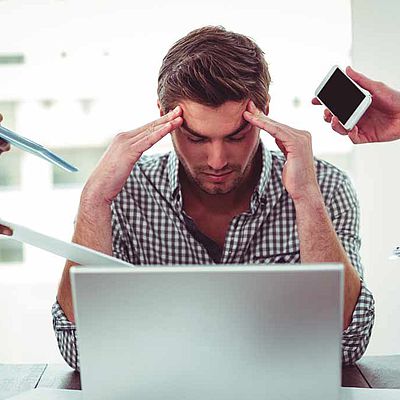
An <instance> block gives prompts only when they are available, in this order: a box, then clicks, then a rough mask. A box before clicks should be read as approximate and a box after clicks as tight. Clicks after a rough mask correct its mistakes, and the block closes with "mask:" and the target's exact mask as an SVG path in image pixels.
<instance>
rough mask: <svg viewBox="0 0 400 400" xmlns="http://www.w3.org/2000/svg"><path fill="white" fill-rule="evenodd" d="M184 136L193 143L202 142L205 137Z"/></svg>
mask: <svg viewBox="0 0 400 400" xmlns="http://www.w3.org/2000/svg"><path fill="white" fill-rule="evenodd" d="M186 137H187V138H188V140H189V141H190V142H193V143H204V142H205V141H206V139H205V138H199V137H196V136H190V135H186Z"/></svg>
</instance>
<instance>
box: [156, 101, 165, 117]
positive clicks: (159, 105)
mask: <svg viewBox="0 0 400 400" xmlns="http://www.w3.org/2000/svg"><path fill="white" fill-rule="evenodd" d="M157 107H158V109H159V110H160V117H162V116H163V115H164V114H165V112H164V111H163V109H162V107H161V103H160V100H158V99H157Z"/></svg>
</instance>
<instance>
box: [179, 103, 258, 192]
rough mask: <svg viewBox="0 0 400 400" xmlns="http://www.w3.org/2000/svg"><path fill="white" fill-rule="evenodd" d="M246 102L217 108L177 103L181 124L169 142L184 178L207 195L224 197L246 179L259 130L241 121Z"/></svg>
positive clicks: (256, 144)
mask: <svg viewBox="0 0 400 400" xmlns="http://www.w3.org/2000/svg"><path fill="white" fill-rule="evenodd" d="M247 102H248V100H245V101H242V102H233V101H227V102H226V103H224V104H223V105H222V106H220V107H218V108H212V107H207V106H204V105H201V104H198V103H195V102H192V101H189V100H186V101H182V102H180V106H181V107H182V109H183V119H184V123H183V125H182V126H181V127H180V128H178V129H176V130H175V131H174V132H173V134H172V142H173V144H174V148H175V151H176V153H177V155H178V158H179V160H180V162H181V164H182V166H183V168H184V169H185V172H186V175H187V177H188V179H189V180H190V181H191V182H192V183H194V184H196V185H197V186H198V187H199V188H200V189H201V190H203V191H204V192H206V193H208V194H227V193H229V192H232V191H233V190H235V189H237V188H238V187H239V186H240V184H241V183H242V182H243V181H245V180H246V178H248V176H249V173H250V172H251V166H252V162H253V159H254V156H255V154H256V152H257V148H258V144H259V140H260V139H259V129H258V128H256V127H254V126H252V125H250V124H249V123H248V122H247V121H246V120H245V119H244V118H243V112H244V111H245V110H246V106H247Z"/></svg>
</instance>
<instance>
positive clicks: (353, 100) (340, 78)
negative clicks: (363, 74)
mask: <svg viewBox="0 0 400 400" xmlns="http://www.w3.org/2000/svg"><path fill="white" fill-rule="evenodd" d="M315 97H317V99H318V100H319V101H320V102H321V103H322V104H323V105H324V106H325V107H326V108H327V109H328V110H329V111H330V112H331V113H332V114H333V115H335V116H336V117H337V118H338V119H339V122H340V123H341V124H342V125H343V127H344V128H345V129H346V130H351V129H353V128H354V126H355V125H356V124H357V122H358V121H359V119H360V118H361V117H362V116H363V114H364V113H365V111H366V110H367V109H368V107H369V106H370V104H371V102H372V96H371V93H370V92H368V90H365V89H363V88H362V87H361V86H359V85H357V83H356V82H354V81H353V80H352V79H351V78H349V77H348V76H347V75H346V74H345V72H344V71H343V70H342V69H341V68H339V67H338V66H337V65H334V66H333V67H332V68H331V70H330V71H329V72H328V74H327V75H326V76H325V78H324V79H323V81H322V82H321V83H320V85H319V86H318V87H317V90H316V91H315Z"/></svg>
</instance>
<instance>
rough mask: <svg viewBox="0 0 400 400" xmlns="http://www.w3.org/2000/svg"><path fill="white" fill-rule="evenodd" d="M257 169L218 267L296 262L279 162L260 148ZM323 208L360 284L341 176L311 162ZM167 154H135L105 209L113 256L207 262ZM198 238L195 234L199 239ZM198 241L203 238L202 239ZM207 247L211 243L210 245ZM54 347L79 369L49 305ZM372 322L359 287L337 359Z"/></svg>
mask: <svg viewBox="0 0 400 400" xmlns="http://www.w3.org/2000/svg"><path fill="white" fill-rule="evenodd" d="M261 148H262V155H263V165H262V170H261V176H260V180H259V183H258V186H257V187H256V189H255V191H254V193H253V195H252V198H251V201H250V208H249V210H248V211H247V212H244V213H242V214H240V215H238V216H236V217H234V218H233V220H232V221H231V223H230V226H229V229H228V232H227V235H226V239H225V244H224V248H223V249H221V251H220V252H219V257H218V258H219V261H220V262H221V263H222V264H265V265H266V267H268V264H276V263H300V243H299V237H298V234H297V228H296V212H295V208H294V204H293V201H292V199H291V198H290V196H289V195H288V193H287V192H286V190H285V189H284V187H283V185H282V179H281V176H282V169H283V165H284V162H285V158H284V157H283V155H282V154H281V153H278V152H270V151H268V150H267V149H266V148H265V147H264V145H261ZM315 166H316V173H317V178H318V183H319V185H320V188H321V193H322V195H323V198H324V201H325V205H326V207H327V210H328V212H329V215H330V218H331V220H332V223H333V226H334V228H335V230H336V233H337V235H338V237H339V239H340V240H341V242H342V244H343V246H344V248H345V250H346V252H347V255H348V257H349V259H350V261H351V263H352V265H353V266H354V267H355V268H356V269H357V271H358V272H359V274H360V276H361V278H363V275H364V274H363V267H362V265H361V261H360V255H359V249H360V237H359V206H358V201H357V198H356V194H355V192H354V189H353V187H352V186H351V183H350V181H349V179H348V177H347V176H346V175H345V174H344V173H343V172H342V171H340V170H339V169H337V168H336V167H334V166H332V165H331V164H329V163H327V162H325V161H321V160H316V161H315ZM178 169H179V161H178V159H177V156H176V154H175V153H174V152H171V153H168V154H165V155H162V156H143V157H142V158H141V159H140V160H139V161H138V162H137V164H136V165H135V167H134V168H133V170H132V173H131V175H130V177H129V178H128V180H127V182H126V184H125V186H124V188H123V190H122V191H121V193H120V194H119V195H118V197H117V198H116V199H115V201H114V202H113V204H112V231H113V232H112V233H113V253H114V256H115V257H117V258H121V259H123V260H125V261H128V262H129V263H132V264H135V265H148V264H156V265H171V264H215V261H214V260H215V245H216V244H215V243H212V241H211V239H208V240H209V241H208V243H207V237H204V235H202V236H203V238H201V237H199V233H200V232H199V231H198V230H197V229H196V227H195V225H194V224H193V221H192V220H191V219H190V217H188V216H187V215H186V214H185V212H184V210H183V203H182V194H181V191H180V185H179V181H178ZM200 235H201V233H200ZM202 239H203V240H202ZM210 242H211V243H210ZM52 314H53V325H54V330H55V334H56V337H57V341H58V345H59V348H60V351H61V354H62V355H63V357H64V359H65V360H66V361H67V363H68V364H69V365H70V366H71V367H72V368H74V369H79V359H78V352H77V346H76V333H75V326H74V325H73V324H72V323H70V322H69V321H68V320H67V318H66V317H65V314H64V313H63V311H62V309H61V307H60V305H59V304H58V303H57V302H56V303H55V304H54V306H53V310H52ZM373 321H374V300H373V297H372V295H371V293H370V292H369V290H368V289H367V288H366V286H365V284H364V282H362V285H361V292H360V295H359V298H358V302H357V305H356V307H355V310H354V312H353V317H352V322H351V324H350V325H349V327H348V328H347V329H346V330H345V331H344V332H343V336H342V360H343V363H344V364H351V363H354V362H355V361H357V360H358V359H359V358H360V357H361V356H362V355H363V353H364V351H365V349H366V347H367V344H368V342H369V338H370V335H371V330H372V325H373Z"/></svg>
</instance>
